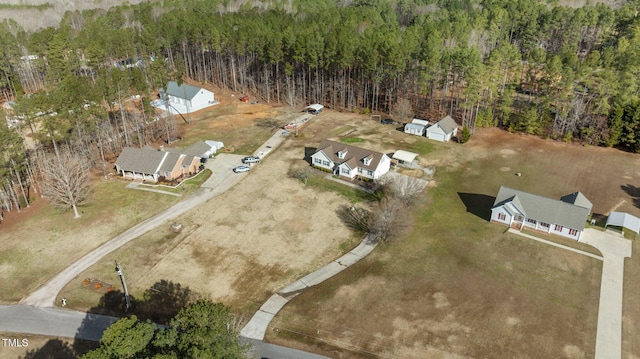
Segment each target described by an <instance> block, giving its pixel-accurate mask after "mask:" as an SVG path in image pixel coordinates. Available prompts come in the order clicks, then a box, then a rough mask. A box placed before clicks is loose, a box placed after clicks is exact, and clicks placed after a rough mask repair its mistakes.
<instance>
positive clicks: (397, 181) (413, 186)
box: [378, 174, 427, 206]
mask: <svg viewBox="0 0 640 359" xmlns="http://www.w3.org/2000/svg"><path fill="white" fill-rule="evenodd" d="M378 184H379V185H380V186H381V189H382V192H383V193H385V194H386V195H387V196H389V197H393V198H396V199H398V200H399V201H400V202H402V204H403V205H404V206H410V205H412V204H413V201H414V200H415V199H416V197H418V196H419V195H420V193H422V191H424V188H425V187H426V186H427V182H426V181H423V180H421V179H418V178H415V177H411V176H404V175H401V176H391V175H389V174H387V175H385V176H383V177H382V178H380V179H379V180H378Z"/></svg>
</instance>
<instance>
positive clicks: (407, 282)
mask: <svg viewBox="0 0 640 359" xmlns="http://www.w3.org/2000/svg"><path fill="white" fill-rule="evenodd" d="M419 146H420V145H414V146H413V148H417V147H419ZM432 146H433V147H432V149H430V152H426V151H425V152H421V154H423V156H422V161H424V162H425V163H427V164H430V165H435V167H436V170H437V173H436V176H435V183H432V185H431V186H430V188H429V189H428V192H427V193H425V195H424V198H423V199H422V201H421V202H420V204H419V205H418V206H417V207H416V208H415V210H414V219H413V223H414V225H413V227H412V228H408V229H405V232H404V233H403V235H402V236H401V237H402V239H400V240H398V241H397V242H395V243H392V244H390V245H386V246H382V247H378V249H376V251H374V253H373V254H372V255H370V256H369V257H368V258H366V259H365V260H364V261H363V262H361V263H359V264H358V265H357V266H354V267H353V268H351V269H349V270H348V271H346V272H345V273H343V274H341V275H340V276H338V277H336V278H334V279H332V280H330V281H328V282H326V283H323V284H321V285H319V286H318V287H316V288H313V289H311V290H309V291H307V292H305V293H303V294H301V295H300V296H299V297H297V298H296V299H295V300H293V301H292V302H291V303H290V304H289V305H287V307H285V310H284V311H283V312H281V313H280V314H279V315H278V316H277V317H276V321H275V322H273V323H272V324H273V329H274V330H271V331H268V333H267V336H268V339H269V340H270V341H274V342H276V343H282V344H287V345H297V346H299V347H301V348H307V349H310V350H314V351H320V352H324V353H325V354H326V355H329V356H331V357H334V358H350V357H362V358H367V357H384V358H425V357H441V358H463V357H490V358H514V357H518V358H542V357H545V358H551V357H553V358H590V357H593V355H594V345H595V333H596V322H597V320H596V319H597V306H598V296H599V295H598V294H599V287H600V283H599V281H600V271H601V267H602V262H600V261H598V260H595V259H591V258H588V257H585V256H581V255H579V254H575V253H572V252H567V251H564V250H561V249H557V248H554V247H549V246H545V245H543V244H540V243H536V242H532V241H529V240H526V239H523V238H520V237H515V236H512V235H508V234H505V230H506V228H505V227H503V226H500V225H496V224H491V223H489V222H488V221H487V219H488V217H489V213H490V212H489V208H490V206H491V205H492V203H493V200H494V196H495V194H496V193H497V190H498V189H499V187H500V186H501V185H507V186H510V187H513V188H517V189H522V190H525V191H529V192H533V193H538V194H541V195H545V196H548V197H551V198H559V197H560V196H561V195H563V194H567V193H571V192H573V191H576V190H580V191H583V193H585V194H586V196H587V197H588V198H589V199H590V200H592V202H593V203H594V211H595V212H596V213H606V212H608V210H609V209H610V208H612V207H613V206H614V205H616V204H618V203H620V201H621V200H622V199H625V198H626V201H625V202H624V204H623V205H622V206H621V207H620V208H619V209H618V210H623V211H627V212H629V213H632V214H635V215H639V214H640V213H639V212H640V210H639V209H638V208H637V207H636V206H634V205H633V198H631V196H629V194H628V193H626V192H625V190H624V186H625V184H627V183H634V184H635V183H638V182H639V178H640V173H638V172H637V171H636V169H637V168H638V167H637V166H638V164H639V163H638V162H639V160H638V158H637V156H635V155H631V154H627V153H622V152H618V151H616V150H611V149H600V148H583V147H578V146H571V145H566V144H557V143H550V142H546V141H543V140H539V139H535V138H530V137H526V136H518V135H510V134H507V133H502V132H498V131H495V130H488V131H485V132H484V133H480V134H477V135H476V137H475V138H474V140H472V142H471V143H469V144H467V145H463V146H459V145H454V144H444V145H443V144H433V145H432ZM399 147H400V146H399ZM425 147H426V146H425ZM550 159H552V160H551V161H550ZM558 163H561V164H562V166H558V165H557V164H558ZM595 164H597V167H596V166H595ZM515 172H520V173H522V174H523V175H522V176H515V175H514V173H515ZM613 174H616V175H613ZM540 236H543V235H540ZM543 237H545V238H547V239H551V240H554V241H557V242H561V243H563V244H569V245H571V246H574V247H577V248H580V249H583V250H585V249H586V250H588V251H591V252H594V250H593V249H590V248H588V247H587V246H584V245H582V244H580V243H575V242H573V241H567V240H563V239H560V238H559V237H553V238H549V237H548V236H543ZM636 252H637V250H636ZM634 255H635V254H634ZM632 270H634V272H633V274H631V273H630V272H631V271H632ZM637 270H638V264H637V260H635V261H634V264H632V265H627V273H626V274H627V277H626V280H625V283H630V285H627V286H625V319H624V320H625V332H624V337H625V338H626V340H625V347H624V350H625V353H628V354H629V355H631V357H633V356H634V355H635V356H637V355H638V344H634V343H635V341H634V340H633V338H636V337H637V335H638V333H637V332H635V329H634V328H635V325H636V323H637V321H638V319H639V317H640V311H638V310H637V309H636V308H637V305H636V306H635V307H634V306H629V305H628V304H627V303H629V304H632V303H636V304H637V303H638V299H636V298H637V293H638V286H637V285H635V284H631V283H633V278H634V277H635V276H637V274H638V273H637Z"/></svg>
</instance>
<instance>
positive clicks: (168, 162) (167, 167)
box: [160, 152, 184, 172]
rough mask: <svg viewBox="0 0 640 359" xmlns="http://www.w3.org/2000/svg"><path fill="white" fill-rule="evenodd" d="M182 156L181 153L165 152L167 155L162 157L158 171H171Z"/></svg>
mask: <svg viewBox="0 0 640 359" xmlns="http://www.w3.org/2000/svg"><path fill="white" fill-rule="evenodd" d="M182 156H184V155H183V154H181V153H171V152H167V156H166V157H165V158H164V161H162V165H161V166H160V171H167V172H171V171H173V169H174V168H175V167H176V164H177V163H178V161H179V160H180V157H182Z"/></svg>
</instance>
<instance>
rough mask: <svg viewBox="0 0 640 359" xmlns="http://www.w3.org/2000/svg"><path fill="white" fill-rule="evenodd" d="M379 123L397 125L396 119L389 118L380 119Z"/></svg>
mask: <svg viewBox="0 0 640 359" xmlns="http://www.w3.org/2000/svg"><path fill="white" fill-rule="evenodd" d="M380 123H381V124H383V125H397V124H398V122H397V121H394V120H392V119H390V118H385V119H382V120H380Z"/></svg>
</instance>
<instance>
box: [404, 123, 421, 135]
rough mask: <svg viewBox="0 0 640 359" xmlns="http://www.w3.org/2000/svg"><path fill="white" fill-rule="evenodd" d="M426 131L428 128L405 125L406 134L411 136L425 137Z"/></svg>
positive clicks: (413, 124) (410, 124)
mask: <svg viewBox="0 0 640 359" xmlns="http://www.w3.org/2000/svg"><path fill="white" fill-rule="evenodd" d="M426 130H427V127H426V126H424V125H420V124H417V123H407V124H406V125H404V133H408V134H410V135H416V136H424V134H425V133H426Z"/></svg>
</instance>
